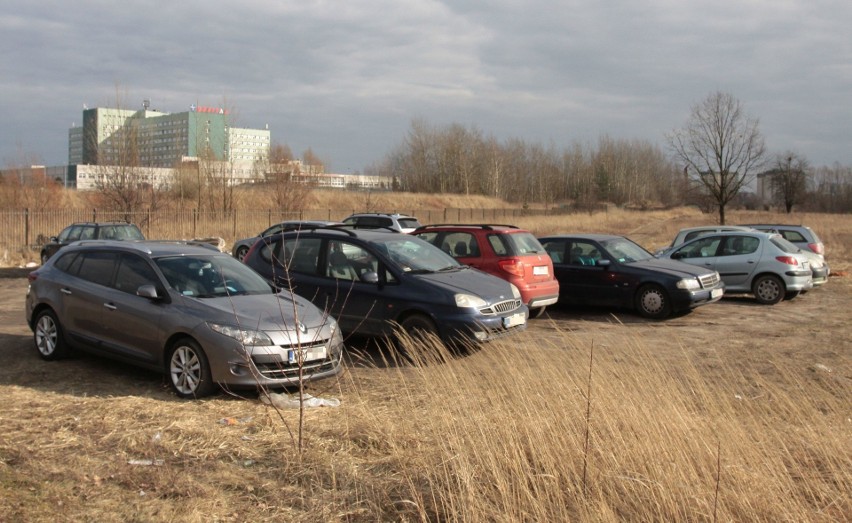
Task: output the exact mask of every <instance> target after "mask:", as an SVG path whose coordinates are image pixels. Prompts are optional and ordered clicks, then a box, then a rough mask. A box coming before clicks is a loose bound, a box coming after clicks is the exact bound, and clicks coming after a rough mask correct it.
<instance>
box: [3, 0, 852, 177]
mask: <svg viewBox="0 0 852 523" xmlns="http://www.w3.org/2000/svg"><path fill="white" fill-rule="evenodd" d="M9 4H11V5H9ZM3 11H4V12H3V13H2V14H0V44H2V49H3V50H4V51H3V53H0V70H2V71H3V74H2V75H0V86H2V88H3V91H2V92H3V94H4V102H3V107H4V109H5V110H4V116H5V118H4V122H3V125H0V161H3V162H5V163H8V162H10V161H14V160H15V159H16V157H18V156H20V155H21V154H22V153H26V157H27V158H29V157H31V156H32V155H33V154H34V155H37V156H38V157H40V158H41V159H42V161H44V162H45V163H48V164H58V163H62V162H63V161H65V159H66V155H67V130H68V128H69V127H70V126H71V124H72V123H74V122H77V123H79V120H80V118H81V111H82V105H83V104H84V103H85V104H88V105H89V106H90V107H94V106H99V105H100V106H107V105H114V103H115V101H116V99H119V100H120V101H121V103H122V104H123V105H124V106H126V107H136V106H138V105H139V104H141V101H142V99H143V98H149V99H151V100H152V104H153V106H154V107H155V108H157V109H160V110H164V111H169V112H178V111H185V110H187V108H188V107H189V105H190V104H193V103H200V104H202V105H227V106H228V107H229V108H231V109H232V110H233V111H234V114H235V115H236V119H237V125H242V126H246V127H262V126H263V125H265V124H269V126H270V129H271V130H272V134H273V140H275V141H278V142H281V143H286V144H288V145H290V147H291V148H292V149H293V151H294V152H295V153H297V154H299V153H301V152H302V151H303V150H305V149H307V148H308V147H311V148H312V149H313V150H314V152H316V153H317V154H319V155H320V156H321V157H322V158H324V159H325V160H326V161H327V162H328V163H329V164H330V166H331V168H332V169H333V170H337V171H343V172H350V171H355V170H362V169H363V168H364V167H365V166H367V165H369V164H371V163H374V162H377V161H379V160H381V159H382V158H383V157H384V156H385V154H386V153H387V152H388V151H390V150H391V149H392V148H393V147H394V146H396V145H397V144H399V143H400V141H401V140H402V139H403V137H404V135H405V132H406V131H407V129H408V127H409V124H410V122H411V121H412V120H413V119H415V118H422V119H425V120H426V121H428V122H430V123H432V124H435V125H443V124H447V123H452V122H457V123H461V124H464V125H471V126H476V127H478V128H479V129H481V130H483V131H484V132H485V133H486V134H493V135H495V136H497V137H498V138H500V139H505V138H511V137H517V138H522V139H525V140H528V141H537V142H541V143H543V144H550V143H554V144H556V145H558V146H563V145H564V146H567V145H570V144H571V143H573V142H576V141H582V142H588V141H595V140H596V139H597V138H598V137H599V136H600V135H602V134H608V135H610V136H614V137H620V138H637V139H645V140H649V141H651V142H655V143H659V144H663V143H664V135H665V133H667V132H669V131H671V130H672V129H673V128H676V127H679V126H681V125H683V123H684V122H685V120H686V118H687V117H688V114H689V110H690V107H691V106H692V105H693V104H694V103H696V102H698V101H700V100H701V99H703V98H704V97H705V96H706V95H707V94H708V93H710V92H712V91H715V90H723V91H728V92H731V93H732V94H733V95H734V96H736V97H737V98H738V99H739V100H740V101H742V102H743V103H744V105H745V107H746V110H747V111H748V113H749V114H750V115H752V116H754V117H757V118H759V119H760V121H761V130H762V132H763V133H764V135H765V136H766V139H767V145H768V146H769V148H770V149H771V150H772V151H777V152H781V151H784V150H786V149H793V150H795V151H797V152H799V153H800V154H803V155H804V156H806V157H807V158H808V159H809V160H810V161H811V163H813V164H816V165H821V164H831V163H833V162H835V161H837V162H840V163H842V164H845V165H850V164H852V152H850V150H849V149H850V148H849V147H848V135H849V130H850V124H849V121H850V117H852V114H851V113H852V103H850V102H852V100H850V97H852V94H850V93H852V39H850V38H849V37H848V36H847V31H848V28H847V27H846V25H847V24H848V21H849V20H852V5H850V4H848V2H842V1H840V0H838V1H827V0H816V1H805V0H793V1H790V2H771V1H767V0H763V1H751V2H738V1H733V0H719V1H715V2H710V1H706V0H702V1H694V2H682V1H679V0H657V1H649V2H635V1H626V0H615V1H613V2H606V3H601V2H582V1H567V2H566V1H561V2H556V1H551V0H530V1H527V2H517V1H511V2H510V1H507V0H504V1H496V2H472V1H461V2H458V1H452V2H450V1H447V2H440V1H435V0H431V1H430V0H400V1H393V0H379V1H369V2H368V1H364V0H353V1H349V2H334V1H330V0H326V1H320V0H314V1H310V0H308V1H299V2H297V1H289V0H287V1H262V0H253V1H248V2H242V3H240V4H239V5H237V4H234V3H232V2H223V1H221V0H210V1H207V2H200V1H190V2H171V3H167V2H155V1H153V0H151V1H139V0H137V1H129V2H123V3H111V2H102V1H85V0H84V1H80V2H75V3H74V4H73V5H70V4H67V3H66V2H58V1H53V2H49V1H48V2H25V1H23V0H12V1H11V2H7V5H6V7H5V9H4V10H3Z"/></svg>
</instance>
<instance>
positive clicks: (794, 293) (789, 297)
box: [784, 291, 804, 300]
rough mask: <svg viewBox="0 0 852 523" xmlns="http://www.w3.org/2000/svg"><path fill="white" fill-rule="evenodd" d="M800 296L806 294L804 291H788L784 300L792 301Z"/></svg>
mask: <svg viewBox="0 0 852 523" xmlns="http://www.w3.org/2000/svg"><path fill="white" fill-rule="evenodd" d="M799 294H804V292H802V291H788V292H787V293H786V294H784V299H785V300H792V299H793V298H795V297H796V296H798V295H799Z"/></svg>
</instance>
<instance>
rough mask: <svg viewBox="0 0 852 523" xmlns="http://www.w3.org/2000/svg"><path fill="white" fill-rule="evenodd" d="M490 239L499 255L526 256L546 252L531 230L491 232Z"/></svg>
mask: <svg viewBox="0 0 852 523" xmlns="http://www.w3.org/2000/svg"><path fill="white" fill-rule="evenodd" d="M488 241H489V243H491V246H492V247H493V248H494V252H495V253H496V254H497V255H498V256H526V255H528V254H543V253H544V247H542V246H541V243H540V242H539V241H538V239H537V238H536V237H535V236H533V235H532V233H529V232H518V233H514V234H489V235H488Z"/></svg>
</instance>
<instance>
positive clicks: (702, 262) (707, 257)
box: [671, 234, 724, 270]
mask: <svg viewBox="0 0 852 523" xmlns="http://www.w3.org/2000/svg"><path fill="white" fill-rule="evenodd" d="M723 238H724V237H722V236H718V235H712V234H710V235H705V236H701V237H699V238H698V239H696V240H693V241H691V242H687V243H685V244H683V246H681V247H679V248H678V249H677V250H675V251H674V252H673V253H672V255H671V258H672V259H675V260H680V261H682V262H686V263H689V264H691V265H697V266H699V267H706V268H708V269H710V270H716V263H717V262H718V259H719V257H718V254H719V249H720V247H721V246H722V242H723Z"/></svg>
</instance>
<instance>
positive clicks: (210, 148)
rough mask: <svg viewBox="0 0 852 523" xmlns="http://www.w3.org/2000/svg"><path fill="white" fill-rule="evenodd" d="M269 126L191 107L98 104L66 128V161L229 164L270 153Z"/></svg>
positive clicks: (221, 111) (211, 109)
mask: <svg viewBox="0 0 852 523" xmlns="http://www.w3.org/2000/svg"><path fill="white" fill-rule="evenodd" d="M269 147H270V132H269V129H248V128H240V127H231V125H230V121H229V114H228V111H226V110H225V109H222V108H217V107H204V106H195V105H193V106H191V107H190V110H189V111H186V112H182V113H164V112H160V111H153V110H149V109H148V102H147V101H146V102H145V103H144V104H143V108H142V109H141V110H138V111H133V110H128V109H113V108H103V107H98V108H94V109H84V110H83V122H82V126H80V127H76V126H75V127H72V128H71V129H69V131H68V163H69V164H71V165H83V164H85V165H134V166H140V167H161V168H168V167H175V166H176V165H178V164H179V163H180V162H181V161H182V160H183V159H184V158H186V157H195V158H205V159H209V160H219V161H226V162H234V163H251V164H253V163H255V162H262V161H266V159H267V158H269Z"/></svg>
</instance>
